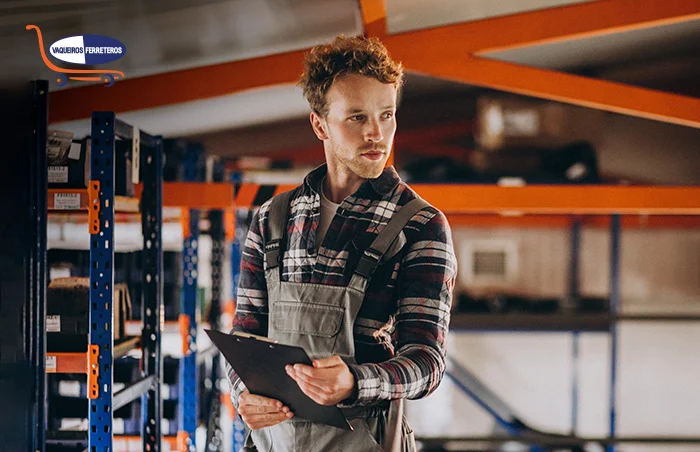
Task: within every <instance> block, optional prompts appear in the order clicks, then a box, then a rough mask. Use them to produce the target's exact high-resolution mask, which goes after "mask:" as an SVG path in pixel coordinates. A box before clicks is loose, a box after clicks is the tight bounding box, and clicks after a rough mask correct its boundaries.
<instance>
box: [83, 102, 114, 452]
mask: <svg viewBox="0 0 700 452" xmlns="http://www.w3.org/2000/svg"><path fill="white" fill-rule="evenodd" d="M115 122H116V118H115V115H114V113H112V112H94V113H93V114H92V127H91V137H92V142H91V156H90V190H89V191H91V192H92V193H97V199H91V205H90V206H89V208H90V209H91V210H92V211H93V212H95V211H97V212H99V215H97V216H95V215H94V213H93V215H92V217H94V218H96V219H97V221H98V222H99V224H98V225H97V226H98V227H97V228H96V230H95V229H93V226H94V225H91V228H90V233H91V236H90V264H91V265H90V310H89V311H90V314H89V315H90V344H92V345H97V346H98V347H99V350H100V352H99V356H98V358H97V365H98V367H99V376H98V379H97V382H98V394H97V397H96V398H91V399H90V411H89V413H88V423H89V427H88V450H90V451H99V452H112V450H113V449H112V416H113V412H112V374H113V368H112V354H113V350H114V339H113V335H112V331H113V326H114V325H113V321H114V320H113V319H114V317H113V315H112V306H113V301H114V300H113V298H114V185H115V177H114V166H115V165H114V162H115V151H114V149H115V144H114V142H115Z"/></svg>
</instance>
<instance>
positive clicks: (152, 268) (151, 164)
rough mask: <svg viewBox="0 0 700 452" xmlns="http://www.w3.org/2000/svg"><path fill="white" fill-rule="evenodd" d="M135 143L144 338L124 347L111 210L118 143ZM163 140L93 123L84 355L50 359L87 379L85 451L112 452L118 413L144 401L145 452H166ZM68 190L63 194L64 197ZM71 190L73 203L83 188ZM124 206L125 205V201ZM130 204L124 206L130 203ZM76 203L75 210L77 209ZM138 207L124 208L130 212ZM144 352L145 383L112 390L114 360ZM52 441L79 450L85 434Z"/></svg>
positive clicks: (110, 117)
mask: <svg viewBox="0 0 700 452" xmlns="http://www.w3.org/2000/svg"><path fill="white" fill-rule="evenodd" d="M116 139H122V140H126V141H131V142H132V144H133V147H132V149H133V156H132V158H133V164H134V167H133V168H132V169H133V170H134V174H135V175H138V174H140V176H141V178H142V183H143V186H144V190H143V194H142V197H141V209H140V212H141V221H142V231H143V251H142V252H143V303H142V310H143V312H142V318H143V330H142V335H141V337H140V338H138V337H136V338H130V339H127V340H125V341H122V342H120V343H119V344H116V346H115V343H114V337H113V326H114V325H113V321H114V320H113V301H114V300H113V296H114V273H115V268H114V265H115V259H114V227H115V222H114V213H115V207H116V208H117V210H118V209H119V204H118V203H116V199H115V196H114V190H115V183H116V180H115V157H116V156H115V140H116ZM162 168H163V165H162V139H161V138H160V137H154V136H151V135H149V134H147V133H145V132H142V131H140V130H139V129H138V128H135V127H132V126H130V125H129V124H126V123H124V122H122V121H121V120H119V119H117V118H116V116H115V114H114V113H113V112H94V113H93V114H92V118H91V157H90V175H91V180H90V182H89V188H88V191H87V196H88V205H87V206H86V207H87V208H88V212H89V213H88V228H89V231H90V234H91V235H90V263H91V265H90V300H89V325H90V334H89V340H88V344H89V345H88V352H87V353H82V354H81V353H70V354H68V353H66V354H58V353H56V354H51V355H47V363H50V364H51V365H52V366H54V367H53V369H47V370H49V371H54V372H82V373H86V374H87V375H88V383H89V384H88V398H89V411H88V416H87V418H88V425H89V427H88V432H87V444H88V450H92V451H96V450H105V451H111V450H113V439H114V438H113V425H112V423H113V413H114V412H115V411H116V410H117V409H119V408H121V407H123V406H125V405H127V404H128V403H131V402H133V401H134V400H136V399H138V398H139V397H141V398H142V400H141V407H142V409H141V434H142V444H143V450H148V451H159V450H161V437H162V435H161V417H162V416H161V411H162V406H161V405H162V401H161V394H160V381H161V375H162V372H163V361H162V359H161V345H160V344H161V331H162V324H161V323H162V312H163V301H162V300H163V274H162V273H163V269H162V262H163V253H162V243H161V230H162V201H163V200H162V184H163V181H162V171H163V169H162ZM70 191H71V190H60V191H57V193H51V191H50V194H54V195H57V194H58V192H60V193H61V194H65V193H66V192H70ZM75 192H76V193H74V196H75V199H76V200H77V199H80V198H81V197H82V196H83V195H84V190H82V191H81V190H78V191H75ZM122 204H123V203H122ZM130 204H133V203H129V202H127V203H126V205H130ZM80 207H81V203H80V202H78V203H77V206H76V208H80ZM132 210H133V209H131V208H127V211H132ZM139 344H140V346H141V350H142V365H141V375H140V378H139V379H138V380H137V381H135V382H133V383H131V384H130V385H128V386H127V387H125V388H124V389H122V390H120V391H119V392H117V393H114V392H113V386H112V383H113V367H112V366H113V362H114V359H117V358H119V357H121V356H125V355H126V354H127V353H128V352H129V351H130V350H132V349H134V348H136V347H138V345H139ZM49 435H50V439H51V443H53V444H56V445H59V446H80V445H82V444H84V442H85V439H86V438H85V435H84V432H80V431H57V432H49Z"/></svg>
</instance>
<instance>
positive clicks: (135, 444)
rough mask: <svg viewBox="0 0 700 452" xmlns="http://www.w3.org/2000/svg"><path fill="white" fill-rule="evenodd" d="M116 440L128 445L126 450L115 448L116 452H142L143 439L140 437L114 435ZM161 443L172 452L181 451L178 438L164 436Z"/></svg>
mask: <svg viewBox="0 0 700 452" xmlns="http://www.w3.org/2000/svg"><path fill="white" fill-rule="evenodd" d="M114 440H115V442H117V441H119V442H125V443H127V444H126V446H127V447H126V449H119V448H117V447H115V448H114V452H126V451H132V450H140V448H141V447H142V446H143V438H141V437H140V436H132V435H114ZM161 441H162V443H164V444H167V445H168V446H169V447H170V450H171V451H172V452H175V451H179V449H177V444H178V442H177V441H178V440H177V436H163V437H162V439H161Z"/></svg>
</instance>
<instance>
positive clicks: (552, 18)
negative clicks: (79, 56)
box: [49, 0, 700, 127]
mask: <svg viewBox="0 0 700 452" xmlns="http://www.w3.org/2000/svg"><path fill="white" fill-rule="evenodd" d="M360 5H361V7H362V13H363V21H364V23H365V26H366V29H367V32H368V34H376V33H379V31H377V30H380V29H381V27H380V25H382V22H384V23H383V26H384V30H386V8H385V5H384V2H383V0H360ZM696 19H700V0H663V1H662V0H652V1H645V2H639V1H637V0H599V1H594V2H587V3H582V4H577V5H570V6H565V7H559V8H550V9H544V10H539V11H532V12H527V13H521V14H515V15H510V16H503V17H496V18H490V19H485V20H481V21H474V22H467V23H461V24H456V25H447V26H442V27H437V28H432V29H426V30H417V31H411V32H407V33H402V34H398V35H392V36H386V37H385V38H384V42H385V44H386V45H387V47H388V48H389V50H390V51H391V53H392V55H393V56H394V57H395V58H397V59H398V60H401V61H403V63H404V65H405V67H406V68H407V70H410V71H417V72H423V73H426V74H429V75H434V76H437V77H443V78H449V79H452V80H457V81H461V82H465V83H472V84H476V85H479V86H489V87H494V88H497V89H500V90H503V91H508V92H515V93H519V94H526V95H530V96H535V97H542V98H545V99H552V100H558V101H561V102H568V103H574V104H577V105H585V106H588V107H592V108H602V109H605V110H610V111H616V112H620V113H625V114H632V115H636V116H641V117H646V118H651V119H656V120H661V121H667V122H672V123H676V124H683V125H690V126H693V127H698V120H697V111H698V109H697V106H698V102H697V101H696V100H695V99H689V98H686V97H682V96H673V95H670V94H668V95H667V94H665V93H658V92H654V91H652V90H641V89H639V88H631V87H625V86H624V85H612V84H606V82H601V83H603V84H602V85H596V84H595V83H591V82H590V80H589V79H585V78H583V77H576V76H571V75H569V76H567V75H565V74H558V75H557V76H554V75H552V76H551V77H549V78H546V79H545V81H544V82H542V80H538V79H537V77H541V76H543V75H544V74H551V72H549V71H544V70H536V69H530V68H528V69H529V70H530V71H531V72H529V73H528V74H524V71H525V69H524V68H523V67H522V66H516V65H512V66H506V63H497V62H486V61H485V60H480V59H476V58H471V57H470V55H471V54H475V53H485V52H492V51H496V50H504V49H508V48H514V47H523V46H529V45H535V44H543V43H551V42H555V41H563V40H568V39H574V38H584V37H590V36H597V35H602V34H610V33H619V32H623V31H628V30H632V29H639V28H646V27H653V26H659V25H668V24H672V23H677V22H684V21H689V20H696ZM306 50H307V49H305V50H300V51H295V52H289V53H284V54H279V55H271V56H266V57H261V58H254V59H250V60H243V61H235V62H229V63H223V64H217V65H213V66H206V67H200V68H193V69H186V70H181V71H175V72H170V73H165V74H157V75H152V76H146V77H140V78H134V79H129V78H127V79H125V80H122V81H119V82H117V83H115V84H114V86H112V87H111V88H109V89H106V88H104V87H103V86H101V85H91V86H83V87H78V88H72V89H66V90H61V91H57V92H52V93H51V99H50V101H51V104H50V105H51V108H50V111H49V122H50V123H55V122H60V121H69V120H75V119H81V118H87V117H89V116H90V113H91V112H92V111H95V110H107V111H115V112H118V113H119V112H124V111H133V110H139V109H144V108H151V107H158V106H164V105H172V104H178V103H183V102H189V101H194V100H200V99H207V98H213V97H217V96H224V95H229V94H233V93H236V92H240V91H244V90H248V89H254V88H260V87H265V86H271V85H278V84H288V83H294V82H295V81H296V80H297V79H298V76H299V74H300V73H301V70H302V59H303V54H304V52H305V51H306ZM467 58H470V59H469V63H470V66H469V65H466V63H467ZM496 64H502V65H504V66H494V65H496ZM477 66H478V67H479V68H481V69H488V70H489V71H488V73H487V75H484V76H479V74H477V72H478V70H477V69H476V67H477ZM502 69H503V70H506V72H508V74H507V75H506V76H505V77H501V76H500V74H499V72H500V70H502ZM514 72H518V74H517V75H516V76H513V73H514ZM521 74H524V76H521ZM491 77H495V79H494V80H491ZM533 80H534V81H535V82H537V83H535V85H534V86H530V85H531V82H533ZM586 81H588V82H586ZM564 83H566V84H572V85H571V86H570V87H566V86H559V85H554V84H564ZM579 83H587V84H586V85H585V87H584V89H579V86H578V84H579ZM545 85H549V87H547V86H545ZM618 87H623V88H624V89H625V92H624V94H623V93H621V92H618V93H617V94H615V95H612V96H611V95H610V91H611V89H620V88H618ZM598 89H602V90H603V91H604V94H602V95H600V94H599V93H597V92H596V91H597V90H598ZM550 91H552V92H550ZM571 93H573V95H571ZM591 93H592V94H594V98H593V99H588V96H589V95H590V94H591ZM628 94H632V95H633V96H634V99H632V100H631V101H630V102H622V101H621V99H622V98H624V97H625V96H626V95H628ZM678 100H680V102H681V104H683V107H682V108H681V109H680V110H678V111H676V112H675V113H674V114H671V115H668V114H667V111H668V106H669V105H670V104H674V103H675V102H677V101H678ZM659 102H660V103H659ZM627 104H631V105H627ZM606 106H610V107H611V108H605V107H606ZM672 113H673V112H672ZM688 114H690V117H688Z"/></svg>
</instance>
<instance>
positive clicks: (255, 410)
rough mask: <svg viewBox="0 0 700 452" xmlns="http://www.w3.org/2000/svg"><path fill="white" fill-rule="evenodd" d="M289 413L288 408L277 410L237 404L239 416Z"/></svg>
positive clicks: (275, 408)
mask: <svg viewBox="0 0 700 452" xmlns="http://www.w3.org/2000/svg"><path fill="white" fill-rule="evenodd" d="M285 409H286V411H289V408H286V407H282V408H278V407H276V406H274V407H272V406H268V405H247V404H239V405H238V411H239V412H240V413H241V414H265V413H282V412H285Z"/></svg>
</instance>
